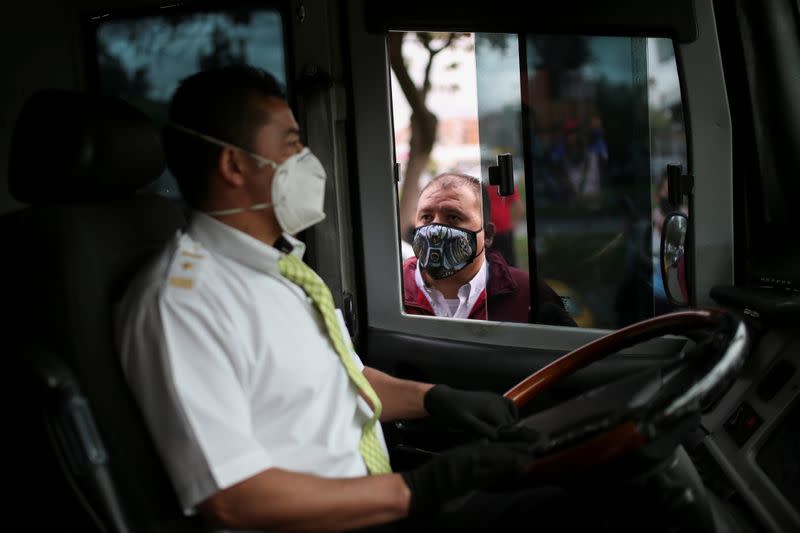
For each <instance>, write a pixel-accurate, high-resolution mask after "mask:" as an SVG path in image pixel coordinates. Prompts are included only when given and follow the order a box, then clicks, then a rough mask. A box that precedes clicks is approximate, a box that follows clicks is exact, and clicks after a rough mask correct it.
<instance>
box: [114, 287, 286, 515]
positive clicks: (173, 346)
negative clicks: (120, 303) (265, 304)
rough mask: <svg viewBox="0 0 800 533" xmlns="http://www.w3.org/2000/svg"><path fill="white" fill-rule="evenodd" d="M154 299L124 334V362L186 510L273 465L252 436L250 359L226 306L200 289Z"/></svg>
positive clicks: (162, 295)
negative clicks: (248, 377)
mask: <svg viewBox="0 0 800 533" xmlns="http://www.w3.org/2000/svg"><path fill="white" fill-rule="evenodd" d="M148 300H149V301H148V302H146V303H145V305H144V306H142V307H141V308H140V309H138V310H136V311H133V312H134V313H136V315H135V316H136V320H135V322H134V323H133V324H128V325H127V329H126V334H124V335H123V339H122V341H123V342H122V344H123V356H125V355H126V354H127V357H123V363H124V366H125V370H126V374H127V377H128V381H129V383H130V385H131V387H132V389H133V390H134V393H135V394H136V395H137V398H138V400H139V403H140V406H141V407H142V409H143V411H144V414H145V418H146V420H147V423H148V425H149V427H150V431H151V434H152V436H153V438H154V440H155V442H156V446H157V448H158V450H159V452H160V454H161V457H162V460H163V461H164V463H165V465H166V467H167V471H168V473H169V475H170V477H171V478H172V481H173V485H174V486H175V488H176V491H177V493H178V497H179V499H180V501H181V504H182V505H183V508H184V511H185V512H187V513H188V512H192V510H193V508H194V506H195V505H197V504H198V503H200V502H201V501H203V500H204V499H206V498H208V497H209V496H211V495H212V494H214V493H215V492H217V491H219V490H222V489H225V488H227V487H229V486H231V485H234V484H236V483H238V482H240V481H242V480H244V479H246V478H249V477H252V476H253V475H255V474H257V473H259V472H261V471H263V470H265V469H267V468H270V467H271V466H273V461H272V460H271V457H270V455H269V453H268V451H267V450H265V449H264V448H263V447H262V446H261V444H260V443H259V442H258V440H257V439H256V437H255V436H254V432H253V427H252V424H251V418H250V405H249V403H248V400H247V394H246V388H245V385H244V384H245V383H246V381H244V379H245V378H246V375H247V374H246V371H247V369H246V368H243V365H246V361H247V360H248V359H247V358H246V357H243V354H242V353H241V352H242V350H244V349H245V348H244V346H243V345H242V343H241V342H240V339H239V337H238V336H237V335H236V334H235V332H234V331H233V327H232V324H230V320H229V319H228V317H227V314H226V313H225V312H224V309H221V308H220V304H219V303H218V302H215V301H212V300H211V297H210V296H208V295H203V294H202V293H200V292H199V291H198V292H195V291H185V290H181V289H174V290H170V289H167V290H166V292H165V294H161V295H158V296H156V295H153V297H152V298H149V299H148ZM134 332H135V333H134Z"/></svg>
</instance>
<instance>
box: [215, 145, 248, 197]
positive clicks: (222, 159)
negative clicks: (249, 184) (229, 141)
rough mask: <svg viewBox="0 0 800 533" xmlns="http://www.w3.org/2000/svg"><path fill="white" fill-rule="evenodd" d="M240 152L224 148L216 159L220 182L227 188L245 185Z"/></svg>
mask: <svg viewBox="0 0 800 533" xmlns="http://www.w3.org/2000/svg"><path fill="white" fill-rule="evenodd" d="M241 155H242V154H241V152H240V151H239V150H236V149H235V148H229V147H224V148H223V149H222V150H220V152H219V156H218V158H217V171H218V172H219V175H220V176H221V177H222V181H223V182H225V184H226V185H228V186H229V187H233V188H236V187H241V186H242V185H244V183H245V178H244V166H243V161H242V159H241Z"/></svg>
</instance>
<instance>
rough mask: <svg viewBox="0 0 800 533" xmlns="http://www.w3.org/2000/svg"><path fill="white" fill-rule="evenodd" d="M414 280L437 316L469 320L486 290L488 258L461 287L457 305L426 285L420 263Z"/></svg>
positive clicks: (484, 258)
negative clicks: (471, 312) (476, 303)
mask: <svg viewBox="0 0 800 533" xmlns="http://www.w3.org/2000/svg"><path fill="white" fill-rule="evenodd" d="M414 280H415V281H416V282H417V287H419V289H420V290H421V291H422V294H424V295H425V298H427V299H428V303H430V304H431V307H432V308H433V312H434V313H435V314H436V316H446V317H450V318H469V312H470V311H472V308H473V307H475V302H477V301H478V297H479V296H480V295H481V293H482V292H483V291H484V290H486V256H484V257H483V264H482V265H481V268H480V269H478V273H477V274H475V276H474V277H473V278H472V279H471V280H469V281H468V282H466V283H465V284H463V285H462V286H461V287H459V289H458V304H457V305H456V302H451V301H450V300H448V299H447V298H445V297H444V294H442V292H441V291H440V290H439V289H436V288H434V287H428V286H427V285H425V281H424V280H423V279H422V274H421V273H420V269H419V263H417V270H416V271H415V272H414Z"/></svg>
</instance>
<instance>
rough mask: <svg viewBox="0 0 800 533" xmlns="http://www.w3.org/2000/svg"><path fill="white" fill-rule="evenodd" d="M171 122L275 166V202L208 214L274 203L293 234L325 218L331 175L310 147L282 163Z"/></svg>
mask: <svg viewBox="0 0 800 533" xmlns="http://www.w3.org/2000/svg"><path fill="white" fill-rule="evenodd" d="M170 126H171V127H173V128H175V129H177V130H179V131H182V132H184V133H187V134H189V135H193V136H195V137H199V138H201V139H203V140H205V141H208V142H210V143H212V144H216V145H218V146H222V147H228V148H235V149H237V150H241V151H242V152H244V153H246V154H247V155H249V156H250V157H252V158H253V159H255V160H256V162H257V163H258V167H259V168H263V167H265V166H267V165H269V166H271V167H272V168H274V169H275V175H274V176H273V177H272V188H271V193H272V202H271V203H261V204H254V205H251V206H250V207H235V208H232V209H219V210H217V211H207V212H206V213H207V214H209V215H216V216H225V215H233V214H236V213H242V212H244V211H258V210H261V209H269V208H270V207H271V208H273V209H274V210H275V218H276V219H278V224H279V225H280V227H281V229H282V230H283V231H285V232H286V233H288V234H290V235H295V234H297V233H299V232H301V231H303V230H304V229H306V228H309V227H311V226H313V225H314V224H317V223H319V222H321V221H322V220H323V219H324V218H325V211H324V209H323V204H324V203H325V180H326V178H327V175H326V174H325V169H324V168H322V163H320V162H319V159H317V157H316V156H315V155H314V154H312V153H311V150H309V149H308V148H303V149H302V150H301V151H300V152H299V153H297V154H294V155H293V156H291V157H289V158H288V159H286V160H285V161H284V162H283V163H281V164H278V163H276V162H275V161H272V160H269V159H267V158H265V157H262V156H260V155H258V154H256V153H253V152H251V151H249V150H245V149H244V148H241V147H239V146H236V145H234V144H231V143H228V142H225V141H222V140H220V139H217V138H216V137H211V136H210V135H205V134H203V133H200V132H199V131H195V130H193V129H190V128H186V127H184V126H181V125H179V124H175V123H172V124H170Z"/></svg>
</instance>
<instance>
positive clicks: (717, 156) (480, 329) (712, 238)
mask: <svg viewBox="0 0 800 533" xmlns="http://www.w3.org/2000/svg"><path fill="white" fill-rule="evenodd" d="M363 8H364V7H363V4H362V3H361V2H354V3H353V4H351V5H350V6H349V9H350V10H351V12H350V15H351V20H360V18H359V15H360V13H363V11H362V10H363ZM695 10H696V21H697V25H698V26H699V27H700V28H703V29H704V30H705V31H700V32H699V34H698V37H697V39H696V40H694V41H692V42H684V43H682V42H677V41H675V40H673V42H674V46H675V55H676V62H677V67H678V75H679V79H680V86H681V98H682V103H683V110H684V124H685V127H686V135H687V160H688V167H689V168H688V169H685V171H688V172H690V173H692V174H694V175H695V176H696V179H695V206H701V208H700V209H697V208H695V209H694V210H693V213H692V217H693V222H694V223H692V224H691V226H692V229H691V231H693V235H692V237H693V238H692V242H693V243H694V249H693V252H694V255H695V257H700V258H701V259H702V260H701V261H697V262H696V264H697V266H696V268H695V269H694V272H693V281H694V286H695V291H696V294H697V295H698V297H697V299H696V305H697V306H699V307H702V306H707V305H711V304H712V301H711V300H710V298H709V297H708V293H709V290H710V288H711V286H713V285H717V284H724V283H730V282H732V280H733V250H732V247H733V199H732V164H731V157H732V149H731V132H730V116H729V113H728V107H727V96H726V93H725V87H724V78H723V73H722V66H721V59H720V52H719V45H718V42H717V37H716V27H715V23H714V17H713V9H712V5H711V0H702V1H698V2H696V5H695ZM436 26H437V22H436V20H432V22H431V23H430V25H428V24H427V23H426V25H425V27H424V28H423V27H420V26H411V25H410V26H406V27H393V28H391V29H393V30H408V31H414V30H419V31H422V30H426V29H427V30H429V29H432V28H435V27H436ZM478 28H479V23H478V22H477V21H476V22H475V26H474V27H473V26H472V25H471V24H470V25H469V26H466V25H465V26H462V28H461V29H462V30H463V31H481V30H479V29H478ZM514 29H515V28H512V29H510V30H509V31H506V33H518V32H517V31H514ZM516 29H518V28H516ZM492 31H498V32H502V29H501V28H494V29H493V30H492ZM582 33H586V34H590V33H587V32H582ZM648 36H653V37H669V35H665V34H660V35H659V34H656V33H651V34H650V35H648ZM349 38H350V46H351V56H350V59H351V67H352V77H353V80H354V82H353V93H352V94H353V102H354V110H353V118H354V121H355V124H356V125H357V126H356V127H355V139H354V141H355V151H356V154H357V157H356V162H355V164H356V167H357V171H358V176H359V179H358V184H359V187H358V189H359V190H358V198H357V200H358V204H359V207H360V217H361V224H360V227H357V228H356V231H357V232H358V233H360V235H359V234H357V235H356V237H357V238H360V241H361V246H362V250H363V251H364V253H363V258H362V260H363V264H362V265H361V268H362V272H363V273H364V289H365V295H364V297H365V303H366V312H367V313H366V314H367V318H366V326H367V328H368V329H377V330H386V331H393V332H398V333H405V334H410V335H419V336H425V337H432V338H440V339H450V340H459V341H469V342H477V343H482V344H492V345H504V346H513V347H521V348H526V347H527V348H538V349H550V350H559V351H567V350H572V349H575V348H577V347H579V346H581V345H583V344H585V343H587V342H590V341H592V340H595V339H597V338H599V337H601V336H603V335H605V334H606V333H607V332H608V330H600V329H580V328H565V327H559V326H549V325H538V324H515V323H507V322H489V321H474V320H463V319H452V318H438V317H419V316H411V315H406V314H404V313H403V311H402V280H401V269H400V265H401V253H400V240H399V229H398V203H397V190H396V182H395V169H394V168H393V162H394V154H395V151H394V139H393V126H392V122H391V120H392V118H391V117H392V102H391V98H392V96H391V90H390V73H389V64H388V57H387V50H386V37H385V32H380V33H377V32H369V31H367V29H366V28H365V27H361V26H352V27H350V28H349ZM355 80H358V82H355ZM367 80H369V82H367ZM720 95H721V96H722V98H720ZM709 140H711V143H712V145H713V146H714V147H715V149H714V150H705V151H703V150H702V147H703V146H705V145H707V144H708V141H709ZM703 206H718V208H717V209H703ZM720 213H721V214H722V215H723V217H720V215H719V214H720ZM720 218H723V221H722V223H720V222H721V221H720ZM683 342H684V341H683V340H682V339H680V338H677V337H662V338H659V339H654V340H652V341H650V342H647V343H643V344H641V345H639V346H636V347H633V348H630V349H628V350H625V351H624V352H623V353H631V354H640V355H665V354H668V353H673V352H674V350H675V349H677V348H678V347H679V346H680V345H681V344H682V343H683Z"/></svg>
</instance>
